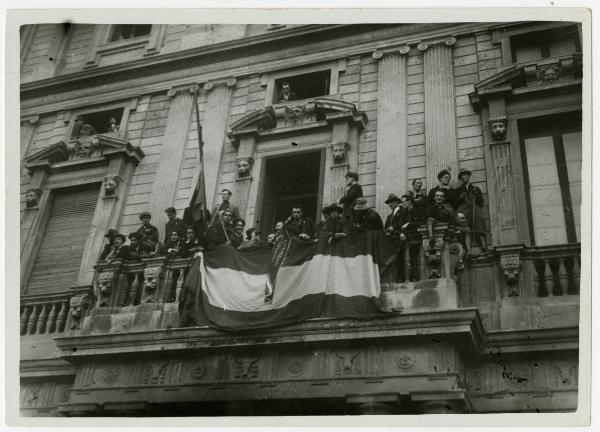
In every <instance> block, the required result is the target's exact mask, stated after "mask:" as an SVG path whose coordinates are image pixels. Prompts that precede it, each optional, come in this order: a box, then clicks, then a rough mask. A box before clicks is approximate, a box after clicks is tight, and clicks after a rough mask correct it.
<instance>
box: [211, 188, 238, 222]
mask: <svg viewBox="0 0 600 432" xmlns="http://www.w3.org/2000/svg"><path fill="white" fill-rule="evenodd" d="M232 195H233V194H232V192H231V191H230V190H229V189H223V190H222V191H221V199H222V200H223V201H222V202H221V204H219V205H218V206H215V208H213V211H212V215H213V217H217V214H222V212H223V211H224V210H229V211H230V212H231V214H232V215H233V218H234V219H239V217H240V213H239V210H238V208H237V207H236V206H234V205H233V204H231V202H230V200H231V196H232Z"/></svg>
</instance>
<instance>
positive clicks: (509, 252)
mask: <svg viewBox="0 0 600 432" xmlns="http://www.w3.org/2000/svg"><path fill="white" fill-rule="evenodd" d="M495 250H496V253H497V254H498V258H499V261H500V268H501V269H502V272H503V273H504V279H505V281H506V284H507V288H508V292H507V293H505V295H506V296H507V297H518V296H519V295H520V293H519V285H518V283H519V274H520V272H521V254H522V252H523V250H524V246H523V245H507V246H496V247H495Z"/></svg>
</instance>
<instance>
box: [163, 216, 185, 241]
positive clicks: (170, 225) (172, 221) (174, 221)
mask: <svg viewBox="0 0 600 432" xmlns="http://www.w3.org/2000/svg"><path fill="white" fill-rule="evenodd" d="M165 213H166V214H167V218H169V221H168V222H167V223H166V224H165V240H164V241H163V243H167V241H168V240H169V233H171V232H173V231H177V232H178V233H179V238H183V237H184V236H185V224H184V223H183V221H182V220H181V219H179V218H178V217H177V211H176V210H175V208H174V207H169V208H168V209H166V210H165Z"/></svg>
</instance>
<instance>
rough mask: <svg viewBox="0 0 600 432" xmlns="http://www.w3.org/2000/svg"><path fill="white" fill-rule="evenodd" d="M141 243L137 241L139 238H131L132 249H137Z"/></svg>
mask: <svg viewBox="0 0 600 432" xmlns="http://www.w3.org/2000/svg"><path fill="white" fill-rule="evenodd" d="M138 243H139V241H138V239H137V237H130V238H129V244H131V247H136V246H137V245H138Z"/></svg>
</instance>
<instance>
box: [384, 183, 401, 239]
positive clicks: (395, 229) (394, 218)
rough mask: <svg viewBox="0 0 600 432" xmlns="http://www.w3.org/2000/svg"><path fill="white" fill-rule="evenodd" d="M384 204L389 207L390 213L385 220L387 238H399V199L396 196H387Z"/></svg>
mask: <svg viewBox="0 0 600 432" xmlns="http://www.w3.org/2000/svg"><path fill="white" fill-rule="evenodd" d="M385 203H386V204H387V205H388V206H389V207H390V209H391V210H392V213H390V214H389V215H388V217H387V219H386V220H385V226H384V228H385V233H386V234H387V235H388V236H392V237H399V236H400V222H401V220H402V208H401V207H400V198H399V197H398V195H396V194H393V193H391V194H389V195H388V198H387V199H386V200H385Z"/></svg>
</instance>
